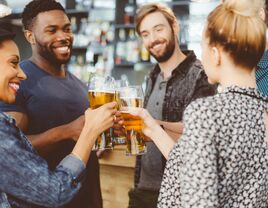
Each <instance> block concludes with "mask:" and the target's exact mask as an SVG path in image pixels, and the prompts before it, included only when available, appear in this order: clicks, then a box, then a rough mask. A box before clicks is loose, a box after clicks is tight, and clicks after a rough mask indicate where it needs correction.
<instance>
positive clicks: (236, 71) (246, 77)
mask: <svg viewBox="0 0 268 208" xmlns="http://www.w3.org/2000/svg"><path fill="white" fill-rule="evenodd" d="M220 84H221V86H222V87H223V88H226V87H229V86H231V85H236V86H239V87H252V88H256V78H255V69H254V70H251V69H246V68H243V67H239V66H235V65H232V66H229V67H225V68H223V69H222V70H221V78H220Z"/></svg>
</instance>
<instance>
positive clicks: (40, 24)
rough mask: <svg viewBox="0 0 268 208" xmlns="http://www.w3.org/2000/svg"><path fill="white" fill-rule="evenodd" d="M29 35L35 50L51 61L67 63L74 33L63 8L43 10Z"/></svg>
mask: <svg viewBox="0 0 268 208" xmlns="http://www.w3.org/2000/svg"><path fill="white" fill-rule="evenodd" d="M29 33H30V34H29V35H28V36H29V38H28V40H30V42H31V44H32V46H33V47H34V50H35V51H36V52H37V53H38V54H39V55H40V56H42V57H44V58H45V59H46V60H48V61H49V62H51V63H57V64H65V63H67V62H68V61H69V59H70V57H71V49H72V43H73V33H72V30H71V24H70V21H69V19H68V17H67V16H66V14H65V13H64V12H63V11H61V10H51V11H46V12H41V13H39V14H38V15H37V17H36V19H35V20H34V23H33V28H32V31H30V32H29Z"/></svg>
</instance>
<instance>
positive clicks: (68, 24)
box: [45, 23, 71, 29]
mask: <svg viewBox="0 0 268 208" xmlns="http://www.w3.org/2000/svg"><path fill="white" fill-rule="evenodd" d="M69 26H71V23H67V24H65V25H64V26H63V27H64V28H65V27H69ZM50 27H59V25H47V26H46V27H45V29H46V28H50Z"/></svg>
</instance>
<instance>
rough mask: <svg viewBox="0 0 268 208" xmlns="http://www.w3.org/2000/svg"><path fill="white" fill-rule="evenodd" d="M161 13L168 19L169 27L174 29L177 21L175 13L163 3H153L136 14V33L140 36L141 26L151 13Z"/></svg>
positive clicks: (144, 6)
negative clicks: (173, 26)
mask: <svg viewBox="0 0 268 208" xmlns="http://www.w3.org/2000/svg"><path fill="white" fill-rule="evenodd" d="M154 12H160V13H162V14H163V15H164V17H165V18H166V19H167V21H168V23H169V25H170V26H171V28H172V25H173V24H174V23H175V22H176V21H177V18H176V16H175V15H174V13H173V11H172V10H171V9H170V8H169V7H168V6H166V5H165V4H161V3H151V4H146V5H143V6H141V7H140V8H139V9H138V11H137V14H136V17H135V23H136V32H137V33H138V34H139V35H140V24H141V22H142V20H143V19H144V18H145V17H146V16H147V15H148V14H151V13H154Z"/></svg>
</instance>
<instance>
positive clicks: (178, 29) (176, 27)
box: [172, 21, 180, 35]
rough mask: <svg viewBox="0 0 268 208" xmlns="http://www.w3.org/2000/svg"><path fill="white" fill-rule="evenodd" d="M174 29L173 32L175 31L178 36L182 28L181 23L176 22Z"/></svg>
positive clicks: (173, 25)
mask: <svg viewBox="0 0 268 208" xmlns="http://www.w3.org/2000/svg"><path fill="white" fill-rule="evenodd" d="M172 28H173V31H174V33H175V35H178V34H179V31H180V26H179V23H178V22H177V21H175V22H174V23H173V24H172Z"/></svg>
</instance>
